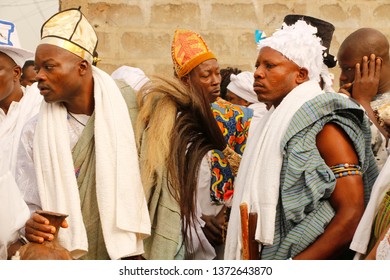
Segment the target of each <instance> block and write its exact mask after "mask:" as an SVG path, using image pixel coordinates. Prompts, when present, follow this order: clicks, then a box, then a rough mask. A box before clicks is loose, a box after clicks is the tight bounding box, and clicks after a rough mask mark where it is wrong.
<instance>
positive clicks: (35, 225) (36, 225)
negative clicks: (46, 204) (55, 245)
mask: <svg viewBox="0 0 390 280" xmlns="http://www.w3.org/2000/svg"><path fill="white" fill-rule="evenodd" d="M61 227H62V228H67V227H68V223H67V222H66V220H64V221H63V222H62V224H61ZM55 232H56V228H55V227H54V226H52V225H50V224H49V220H48V219H46V218H45V217H43V216H41V215H39V214H37V213H33V214H32V215H31V217H30V219H28V220H27V222H26V238H27V240H28V241H30V242H36V243H43V242H44V241H45V240H50V241H51V240H53V239H54V234H55Z"/></svg>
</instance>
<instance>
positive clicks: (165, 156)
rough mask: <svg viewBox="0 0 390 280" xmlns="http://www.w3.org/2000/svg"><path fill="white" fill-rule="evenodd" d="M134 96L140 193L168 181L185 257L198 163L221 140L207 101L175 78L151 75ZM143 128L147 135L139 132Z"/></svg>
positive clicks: (220, 144)
mask: <svg viewBox="0 0 390 280" xmlns="http://www.w3.org/2000/svg"><path fill="white" fill-rule="evenodd" d="M138 101H139V107H140V111H139V115H138V122H137V127H136V138H137V143H138V145H139V147H140V148H141V149H142V148H143V149H144V152H145V153H144V157H143V158H142V159H141V160H140V165H141V175H142V178H143V183H144V188H145V192H146V194H147V197H148V195H149V194H150V192H151V191H152V190H153V186H154V185H155V184H156V183H158V182H161V180H164V179H166V180H168V186H169V190H170V193H171V194H172V196H173V197H174V198H175V200H176V201H177V203H178V204H179V206H180V212H181V221H182V227H181V228H182V237H183V242H184V244H185V248H186V255H187V256H186V257H187V258H192V255H191V252H193V246H192V239H193V238H194V237H193V236H192V234H191V231H190V225H191V223H192V222H194V221H195V211H196V199H197V181H198V172H199V167H200V164H201V161H202V159H203V157H204V156H205V155H206V153H207V152H208V151H210V150H212V149H219V150H223V149H225V147H226V142H225V139H224V137H223V135H222V132H221V130H220V129H219V127H218V124H217V122H216V120H215V118H214V116H213V114H212V112H211V109H210V104H209V101H208V100H206V98H205V96H204V95H203V94H197V93H195V92H193V91H191V89H189V88H188V87H185V86H184V85H183V84H182V83H181V82H180V81H179V80H177V79H174V78H172V79H170V78H166V77H152V78H151V81H150V82H149V83H147V84H146V85H144V86H143V87H142V88H141V89H140V91H139V93H138ZM146 130H147V133H148V137H143V135H144V133H143V132H145V131H146ZM143 145H145V146H144V147H141V146H143ZM164 171H166V173H167V177H164Z"/></svg>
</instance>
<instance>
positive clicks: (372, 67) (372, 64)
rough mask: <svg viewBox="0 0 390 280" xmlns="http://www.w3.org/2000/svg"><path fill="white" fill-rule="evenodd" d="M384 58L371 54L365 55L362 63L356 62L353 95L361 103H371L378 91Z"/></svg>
mask: <svg viewBox="0 0 390 280" xmlns="http://www.w3.org/2000/svg"><path fill="white" fill-rule="evenodd" d="M381 67H382V59H381V58H379V57H376V56H375V54H371V55H370V58H368V57H367V56H364V57H363V60H362V65H361V66H360V63H357V64H356V67H355V80H354V83H353V89H352V97H353V98H354V99H355V100H356V101H358V102H359V103H360V104H367V103H370V102H371V101H372V100H373V99H374V97H375V95H377V93H378V87H379V80H380V75H381Z"/></svg>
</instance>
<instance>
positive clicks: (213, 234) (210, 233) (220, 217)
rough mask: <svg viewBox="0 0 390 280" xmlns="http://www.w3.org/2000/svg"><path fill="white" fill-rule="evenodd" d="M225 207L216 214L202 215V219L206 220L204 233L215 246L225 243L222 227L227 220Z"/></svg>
mask: <svg viewBox="0 0 390 280" xmlns="http://www.w3.org/2000/svg"><path fill="white" fill-rule="evenodd" d="M225 209H226V206H224V207H223V208H222V209H221V211H220V212H219V213H218V214H217V215H216V216H213V215H202V217H201V218H202V220H203V221H205V222H206V224H205V226H204V227H203V228H202V229H203V233H204V234H205V235H206V238H207V240H208V241H209V242H210V244H211V245H212V246H213V247H215V246H217V245H221V244H223V240H222V227H223V224H224V222H225V214H224V212H225Z"/></svg>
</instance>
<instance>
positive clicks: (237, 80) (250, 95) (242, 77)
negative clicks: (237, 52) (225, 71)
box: [227, 71, 259, 103]
mask: <svg viewBox="0 0 390 280" xmlns="http://www.w3.org/2000/svg"><path fill="white" fill-rule="evenodd" d="M254 81H255V78H254V77H253V73H252V72H249V71H244V72H241V73H239V74H237V75H234V74H231V75H230V83H229V84H228V86H227V89H228V90H230V91H231V92H233V93H234V94H235V95H237V96H239V97H241V98H242V99H244V100H246V101H248V102H249V103H259V100H258V99H257V94H256V92H255V91H254V90H253V83H254Z"/></svg>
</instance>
